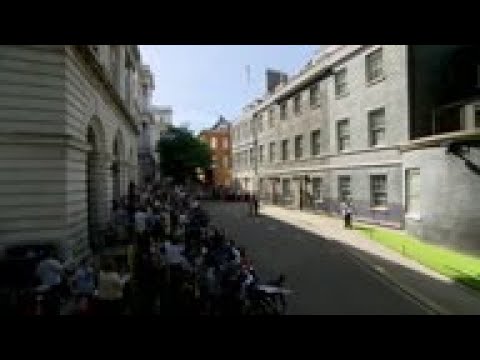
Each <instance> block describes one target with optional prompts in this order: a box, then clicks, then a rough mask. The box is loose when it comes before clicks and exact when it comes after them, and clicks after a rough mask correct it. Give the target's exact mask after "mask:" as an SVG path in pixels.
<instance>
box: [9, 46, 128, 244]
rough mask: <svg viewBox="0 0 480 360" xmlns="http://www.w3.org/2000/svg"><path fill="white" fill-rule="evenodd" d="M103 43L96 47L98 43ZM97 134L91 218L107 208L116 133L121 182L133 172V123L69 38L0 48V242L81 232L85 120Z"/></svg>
mask: <svg viewBox="0 0 480 360" xmlns="http://www.w3.org/2000/svg"><path fill="white" fill-rule="evenodd" d="M102 51H103V50H102ZM92 119H95V120H94V128H95V132H96V134H97V137H98V140H99V141H98V148H97V149H96V151H98V153H99V154H98V157H99V159H101V160H100V161H99V163H98V164H99V166H98V168H97V169H96V172H97V173H98V179H99V180H100V181H99V186H100V188H101V189H100V190H99V194H102V195H101V196H100V197H99V198H98V202H99V204H101V206H100V209H101V211H100V212H99V214H98V216H99V218H98V221H99V223H102V224H104V223H105V221H106V220H107V218H108V216H109V209H110V206H111V199H112V181H111V176H109V175H110V171H111V170H110V166H111V160H112V153H113V141H114V137H115V135H116V134H120V137H121V141H120V143H121V144H122V145H123V146H121V156H120V157H121V160H122V162H121V164H122V165H121V178H122V181H121V189H122V192H124V193H125V192H126V191H127V182H128V180H135V178H136V165H137V160H136V159H137V143H136V141H137V140H136V135H135V131H134V128H133V127H132V125H131V124H130V123H129V122H128V121H127V119H126V117H125V116H124V114H123V113H122V112H121V111H120V109H119V108H118V106H117V105H116V104H115V103H114V102H113V101H112V96H111V94H110V93H109V92H108V91H107V90H106V89H105V87H104V86H103V84H101V83H100V81H99V79H98V77H97V76H96V75H95V74H94V72H93V71H92V70H91V68H90V66H89V65H87V63H86V62H85V61H84V60H83V59H81V58H80V56H79V54H78V53H76V51H75V50H74V48H73V47H71V46H63V45H58V46H2V50H1V51H0V246H1V245H8V244H12V243H20V242H24V243H27V242H28V243H30V242H55V243H58V244H60V245H61V247H62V248H64V249H65V251H67V253H68V252H69V251H73V252H78V251H82V248H83V249H85V246H86V239H87V195H86V158H87V151H88V150H89V147H88V145H87V127H88V125H89V124H92V121H93V120H92Z"/></svg>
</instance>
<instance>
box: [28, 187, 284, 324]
mask: <svg viewBox="0 0 480 360" xmlns="http://www.w3.org/2000/svg"><path fill="white" fill-rule="evenodd" d="M199 198H201V196H200V194H198V193H196V192H194V191H187V190H186V188H185V187H183V186H165V185H164V186H161V185H160V184H149V185H146V186H144V187H137V188H135V187H131V188H130V191H129V195H128V196H126V197H124V198H122V199H121V200H120V202H119V203H114V204H113V211H112V218H111V221H110V226H109V230H108V232H107V234H106V238H105V241H106V243H105V245H106V247H107V248H108V247H121V248H122V249H124V250H125V251H124V252H121V253H120V256H119V255H118V254H117V255H111V254H110V255H108V254H107V253H105V252H104V253H103V255H101V256H99V261H94V259H93V258H89V259H85V260H83V261H82V262H81V263H80V264H79V266H78V267H77V268H76V270H75V271H74V272H73V273H72V276H71V279H72V281H71V282H70V285H71V289H72V293H73V294H74V295H75V297H76V302H75V305H76V306H75V310H74V311H75V313H77V314H106V315H113V314H167V315H169V314H172V315H174V314H192V315H193V314H208V315H234V314H236V315H240V314H248V313H250V314H253V313H267V312H270V313H281V312H282V311H283V310H284V307H285V302H284V296H283V295H284V292H282V291H283V290H282V288H281V286H282V283H283V280H284V279H283V277H280V278H279V279H277V280H276V281H274V282H272V283H270V284H263V285H262V284H260V282H259V279H258V276H257V275H256V273H255V270H254V267H253V264H252V261H251V260H250V259H249V257H248V256H247V253H246V249H245V248H242V247H239V246H236V244H235V243H234V241H233V240H231V239H228V237H227V236H226V233H225V231H224V230H222V229H219V228H217V227H215V226H214V225H212V223H211V222H210V219H209V216H208V214H207V212H206V211H205V210H204V209H203V208H202V207H201V206H200V203H199V200H198V199H199ZM122 254H123V255H122ZM64 273H65V266H64V265H62V264H61V263H60V262H59V261H58V259H56V258H55V257H54V256H46V258H45V259H44V261H42V262H41V263H40V265H39V266H38V268H37V276H38V277H39V278H40V279H41V282H42V284H43V285H44V286H49V287H50V288H51V287H53V288H56V289H58V291H59V292H60V291H61V289H63V288H64V287H63V286H62V284H63V282H62V274H64ZM57 305H58V304H57Z"/></svg>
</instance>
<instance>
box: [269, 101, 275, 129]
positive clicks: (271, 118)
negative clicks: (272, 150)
mask: <svg viewBox="0 0 480 360" xmlns="http://www.w3.org/2000/svg"><path fill="white" fill-rule="evenodd" d="M274 126H275V108H274V107H273V106H271V107H270V108H269V109H268V127H269V128H270V129H271V128H273V127H274Z"/></svg>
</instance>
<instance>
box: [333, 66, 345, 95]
mask: <svg viewBox="0 0 480 360" xmlns="http://www.w3.org/2000/svg"><path fill="white" fill-rule="evenodd" d="M346 94H347V69H346V68H343V69H342V70H339V71H338V72H337V73H336V74H335V95H336V96H337V97H338V96H344V95H346Z"/></svg>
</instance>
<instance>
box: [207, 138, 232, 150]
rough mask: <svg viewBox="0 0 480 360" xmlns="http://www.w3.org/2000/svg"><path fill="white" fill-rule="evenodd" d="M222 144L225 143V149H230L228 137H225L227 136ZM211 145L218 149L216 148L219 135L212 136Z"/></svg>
mask: <svg viewBox="0 0 480 360" xmlns="http://www.w3.org/2000/svg"><path fill="white" fill-rule="evenodd" d="M222 144H223V149H225V150H228V138H225V137H224V138H223V142H222ZM210 147H211V148H212V149H216V148H217V137H216V136H212V137H211V138H210Z"/></svg>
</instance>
